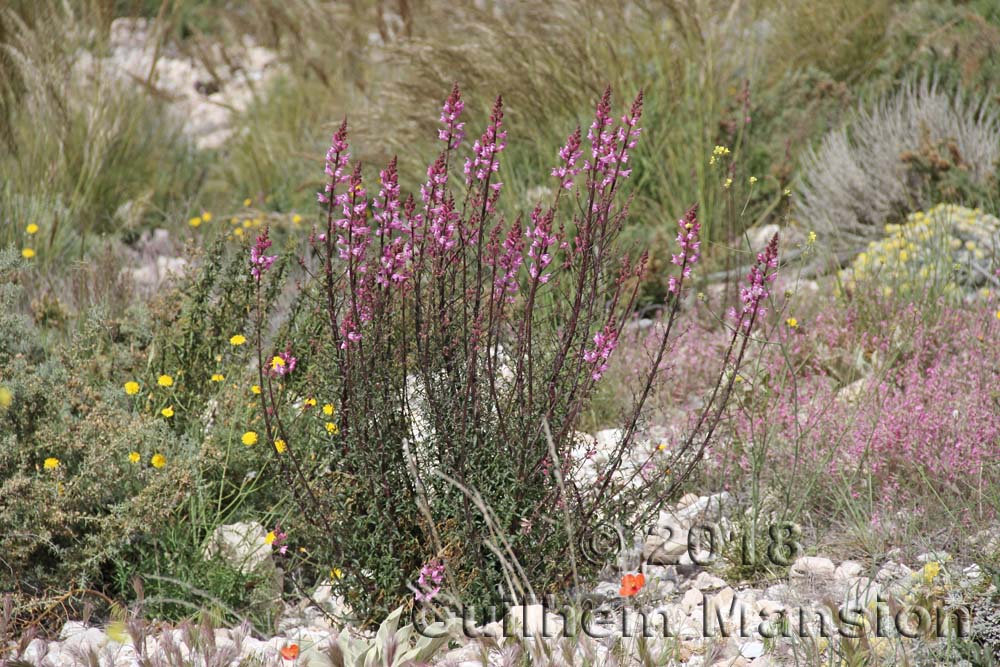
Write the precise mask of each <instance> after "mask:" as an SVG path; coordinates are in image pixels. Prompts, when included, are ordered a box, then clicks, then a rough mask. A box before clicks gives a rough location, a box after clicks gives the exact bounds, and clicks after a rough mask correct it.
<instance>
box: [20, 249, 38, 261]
mask: <svg viewBox="0 0 1000 667" xmlns="http://www.w3.org/2000/svg"><path fill="white" fill-rule="evenodd" d="M34 256H35V251H34V250H33V249H32V248H24V249H23V250H21V257H24V258H25V259H31V258H32V257H34Z"/></svg>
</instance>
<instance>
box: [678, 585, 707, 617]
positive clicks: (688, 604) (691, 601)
mask: <svg viewBox="0 0 1000 667" xmlns="http://www.w3.org/2000/svg"><path fill="white" fill-rule="evenodd" d="M704 602H705V595H704V594H703V593H702V592H701V591H699V590H697V589H695V588H690V589H688V590H687V592H686V593H684V597H682V598H681V608H683V609H684V612H685V613H686V614H690V613H691V611H692V610H693V609H694V608H695V607H697V606H698V605H700V604H704Z"/></svg>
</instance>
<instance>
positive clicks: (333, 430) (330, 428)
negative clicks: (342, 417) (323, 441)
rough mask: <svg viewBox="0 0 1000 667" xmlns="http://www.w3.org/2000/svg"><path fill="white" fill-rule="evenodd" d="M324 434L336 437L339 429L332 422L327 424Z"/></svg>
mask: <svg viewBox="0 0 1000 667" xmlns="http://www.w3.org/2000/svg"><path fill="white" fill-rule="evenodd" d="M326 432H327V433H329V434H330V435H337V434H338V433H340V429H339V428H337V425H336V424H334V423H333V422H327V423H326Z"/></svg>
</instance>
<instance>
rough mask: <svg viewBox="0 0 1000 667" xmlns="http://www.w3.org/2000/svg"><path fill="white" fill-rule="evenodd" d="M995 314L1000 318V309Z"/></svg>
mask: <svg viewBox="0 0 1000 667" xmlns="http://www.w3.org/2000/svg"><path fill="white" fill-rule="evenodd" d="M995 314H996V316H997V319H998V320H1000V310H998V311H997V312H996V313H995Z"/></svg>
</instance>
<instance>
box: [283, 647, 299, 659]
mask: <svg viewBox="0 0 1000 667" xmlns="http://www.w3.org/2000/svg"><path fill="white" fill-rule="evenodd" d="M281 657H282V658H284V659H285V660H295V659H296V658H297V657H299V645H298V644H288V645H287V646H285V647H283V648H282V649H281Z"/></svg>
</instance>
